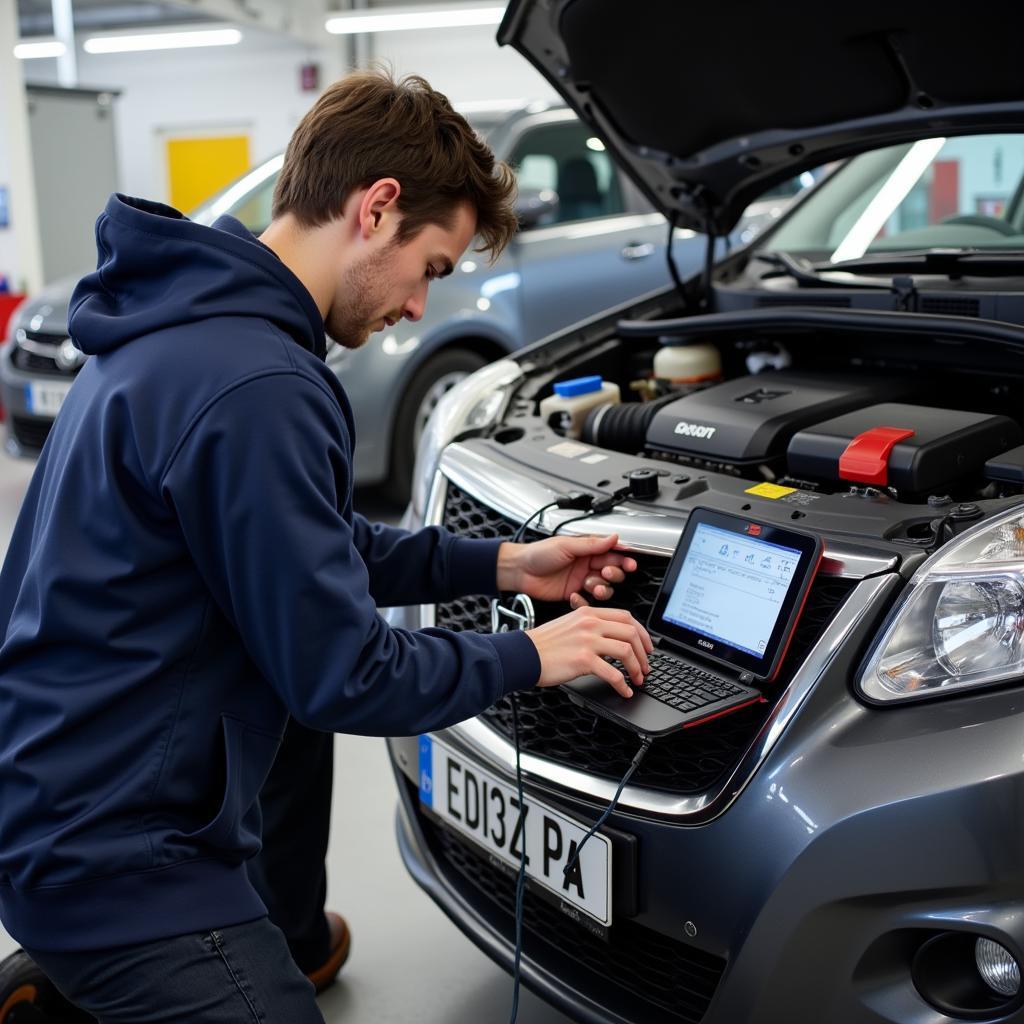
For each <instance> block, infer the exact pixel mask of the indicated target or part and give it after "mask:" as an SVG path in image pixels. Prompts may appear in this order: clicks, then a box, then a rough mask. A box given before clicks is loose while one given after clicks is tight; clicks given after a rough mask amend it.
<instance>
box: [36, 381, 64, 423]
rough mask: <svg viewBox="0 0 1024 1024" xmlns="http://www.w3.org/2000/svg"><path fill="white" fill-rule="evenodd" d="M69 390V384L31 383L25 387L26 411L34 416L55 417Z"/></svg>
mask: <svg viewBox="0 0 1024 1024" xmlns="http://www.w3.org/2000/svg"><path fill="white" fill-rule="evenodd" d="M70 390H71V385H70V384H65V383H63V382H62V383H59V384H45V383H40V382H38V381H33V382H32V383H31V384H28V385H27V386H26V387H25V401H26V402H27V403H28V411H29V412H30V413H32V414H33V415H34V416H56V415H57V413H58V412H60V407H61V405H63V403H64V399H65V398H66V397H67V393H68V392H69V391H70Z"/></svg>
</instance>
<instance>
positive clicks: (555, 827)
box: [419, 736, 612, 927]
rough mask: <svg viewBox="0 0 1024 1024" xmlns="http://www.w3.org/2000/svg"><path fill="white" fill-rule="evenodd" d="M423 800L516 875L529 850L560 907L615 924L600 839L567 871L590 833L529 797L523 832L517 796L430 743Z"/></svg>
mask: <svg viewBox="0 0 1024 1024" xmlns="http://www.w3.org/2000/svg"><path fill="white" fill-rule="evenodd" d="M419 755H420V757H419V772H420V780H419V781H420V800H421V801H422V802H423V803H424V804H425V805H426V806H427V807H429V808H430V809H431V810H432V811H433V812H434V813H435V814H436V815H437V816H438V817H439V818H441V820H442V821H444V822H445V823H446V824H447V825H449V826H450V827H451V828H453V829H455V830H456V831H457V832H461V833H462V834H463V835H464V836H467V837H468V838H470V839H472V840H473V841H474V842H476V843H478V844H479V845H480V846H482V847H483V848H484V849H485V850H487V851H488V852H489V853H490V854H491V855H492V856H494V857H496V858H498V859H499V860H500V861H502V862H503V863H505V864H507V865H508V866H509V867H511V868H514V869H516V870H518V868H519V859H520V856H521V854H522V850H523V843H524V842H525V844H526V875H527V877H528V878H530V879H531V880H532V881H534V882H536V883H537V884H539V885H540V886H542V887H543V888H544V889H546V890H547V891H548V892H549V893H551V894H552V895H553V896H555V897H557V898H558V900H559V901H561V902H562V903H568V904H570V906H571V907H572V908H575V910H576V911H579V912H582V913H583V914H586V915H587V916H588V917H590V918H593V919H594V920H595V921H597V922H598V923H599V924H601V925H603V926H605V927H608V926H609V925H610V924H611V922H612V899H611V880H612V844H611V842H610V841H609V840H608V839H607V838H606V837H605V836H602V835H601V834H600V833H599V832H598V833H595V834H594V835H593V836H592V837H591V838H590V839H589V840H587V845H586V846H584V847H583V852H582V853H581V854H580V857H579V860H578V861H577V863H576V865H575V867H574V868H573V870H572V871H570V872H569V874H568V876H566V875H565V871H564V869H565V866H566V864H567V863H568V862H569V860H570V858H571V857H572V855H573V854H574V853H575V852H576V849H577V847H578V846H579V842H580V840H581V839H582V838H583V836H584V835H585V834H586V832H587V826H586V825H582V824H580V823H579V822H577V821H573V820H572V819H571V818H567V817H566V816H565V815H564V814H562V813H561V812H560V811H556V810H555V809H554V808H552V807H549V806H548V805H547V804H545V803H542V802H541V801H540V800H535V799H534V798H533V797H527V798H526V800H525V801H524V804H525V811H524V813H523V816H522V825H521V827H520V815H519V799H518V797H517V795H516V788H515V787H514V786H509V785H507V784H506V783H504V782H502V781H501V780H500V779H498V778H496V777H495V776H494V775H492V774H491V773H490V772H488V771H486V770H484V769H483V768H481V767H479V765H477V764H475V763H474V762H473V761H472V760H471V759H469V758H466V757H464V756H463V755H462V754H460V753H458V752H456V751H454V750H452V749H451V748H450V747H448V746H447V745H445V744H444V743H442V742H441V741H440V740H437V739H435V738H434V737H433V736H421V737H420V740H419Z"/></svg>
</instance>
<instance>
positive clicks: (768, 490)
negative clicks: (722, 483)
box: [743, 484, 796, 499]
mask: <svg viewBox="0 0 1024 1024" xmlns="http://www.w3.org/2000/svg"><path fill="white" fill-rule="evenodd" d="M795 492H796V488H795V487H780V486H779V485H778V484H757V485H756V486H754V487H748V488H747V489H746V490H745V491H744V492H743V493H744V494H756V495H757V496H758V497H759V498H773V499H774V498H784V497H785V496H786V495H787V494H794V493H795Z"/></svg>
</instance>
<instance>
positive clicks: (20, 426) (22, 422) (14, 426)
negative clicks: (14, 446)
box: [11, 416, 53, 452]
mask: <svg viewBox="0 0 1024 1024" xmlns="http://www.w3.org/2000/svg"><path fill="white" fill-rule="evenodd" d="M52 427H53V420H37V419H34V418H32V417H29V416H12V417H11V430H12V432H13V433H14V439H15V441H17V442H18V444H19V445H21V447H22V448H24V449H26V450H27V451H34V452H40V451H42V449H43V445H44V444H46V439H47V438H48V437H49V436H50V430H51V428H52Z"/></svg>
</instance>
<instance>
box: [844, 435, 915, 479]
mask: <svg viewBox="0 0 1024 1024" xmlns="http://www.w3.org/2000/svg"><path fill="white" fill-rule="evenodd" d="M913 436H914V431H913V430H906V429H904V428H902V427H872V428H871V429H870V430H865V431H864V433H863V434H858V435H857V436H856V437H855V438H854V439H853V440H852V441H851V442H850V443H849V444H848V445H847V446H846V451H844V452H843V454H842V455H840V456H839V476H840V477H841V478H842V479H843V480H850V481H852V482H854V483H858V484H880V485H881V486H883V487H884V486H885V485H886V484H888V482H889V455H890V453H891V452H892V450H893V448H895V447H896V445H897V444H899V442H900V441H905V440H906V439H907V438H908V437H913Z"/></svg>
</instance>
